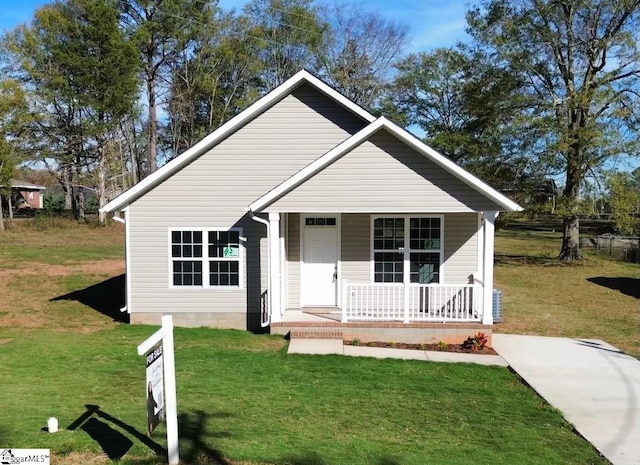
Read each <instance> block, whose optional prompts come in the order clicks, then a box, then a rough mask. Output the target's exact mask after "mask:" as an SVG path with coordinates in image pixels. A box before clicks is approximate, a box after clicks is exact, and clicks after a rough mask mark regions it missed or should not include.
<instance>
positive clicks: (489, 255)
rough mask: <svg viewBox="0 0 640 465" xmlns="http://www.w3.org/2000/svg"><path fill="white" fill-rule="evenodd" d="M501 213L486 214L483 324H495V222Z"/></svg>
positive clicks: (483, 250)
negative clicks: (493, 304)
mask: <svg viewBox="0 0 640 465" xmlns="http://www.w3.org/2000/svg"><path fill="white" fill-rule="evenodd" d="M498 213H499V212H484V221H483V225H482V227H483V236H484V238H483V239H484V241H483V242H484V244H483V249H482V256H483V260H482V268H483V269H482V284H483V292H482V324H485V325H492V324H493V308H492V301H493V252H494V233H495V221H496V218H497V216H498Z"/></svg>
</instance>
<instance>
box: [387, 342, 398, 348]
mask: <svg viewBox="0 0 640 465" xmlns="http://www.w3.org/2000/svg"><path fill="white" fill-rule="evenodd" d="M395 346H396V342H395V341H389V342H387V347H395Z"/></svg>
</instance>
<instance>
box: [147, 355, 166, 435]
mask: <svg viewBox="0 0 640 465" xmlns="http://www.w3.org/2000/svg"><path fill="white" fill-rule="evenodd" d="M146 381H147V383H146V386H147V433H149V434H151V432H152V431H153V430H154V429H156V426H158V424H159V423H160V422H161V421H162V420H164V367H163V364H162V344H158V345H156V346H155V347H154V348H153V349H152V350H151V352H149V353H148V354H147V379H146Z"/></svg>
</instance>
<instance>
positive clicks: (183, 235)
mask: <svg viewBox="0 0 640 465" xmlns="http://www.w3.org/2000/svg"><path fill="white" fill-rule="evenodd" d="M171 258H172V262H173V285H174V286H202V231H171Z"/></svg>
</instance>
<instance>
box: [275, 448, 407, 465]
mask: <svg viewBox="0 0 640 465" xmlns="http://www.w3.org/2000/svg"><path fill="white" fill-rule="evenodd" d="M282 463H286V464H288V465H329V463H328V462H327V461H326V460H325V459H324V458H322V456H321V455H320V454H318V453H317V452H313V451H310V452H306V453H302V454H297V455H293V456H288V457H286V458H284V459H283V460H282ZM372 463H374V464H375V465H400V462H398V461H397V460H395V459H392V458H389V457H383V458H381V459H379V460H377V461H376V462H372Z"/></svg>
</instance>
